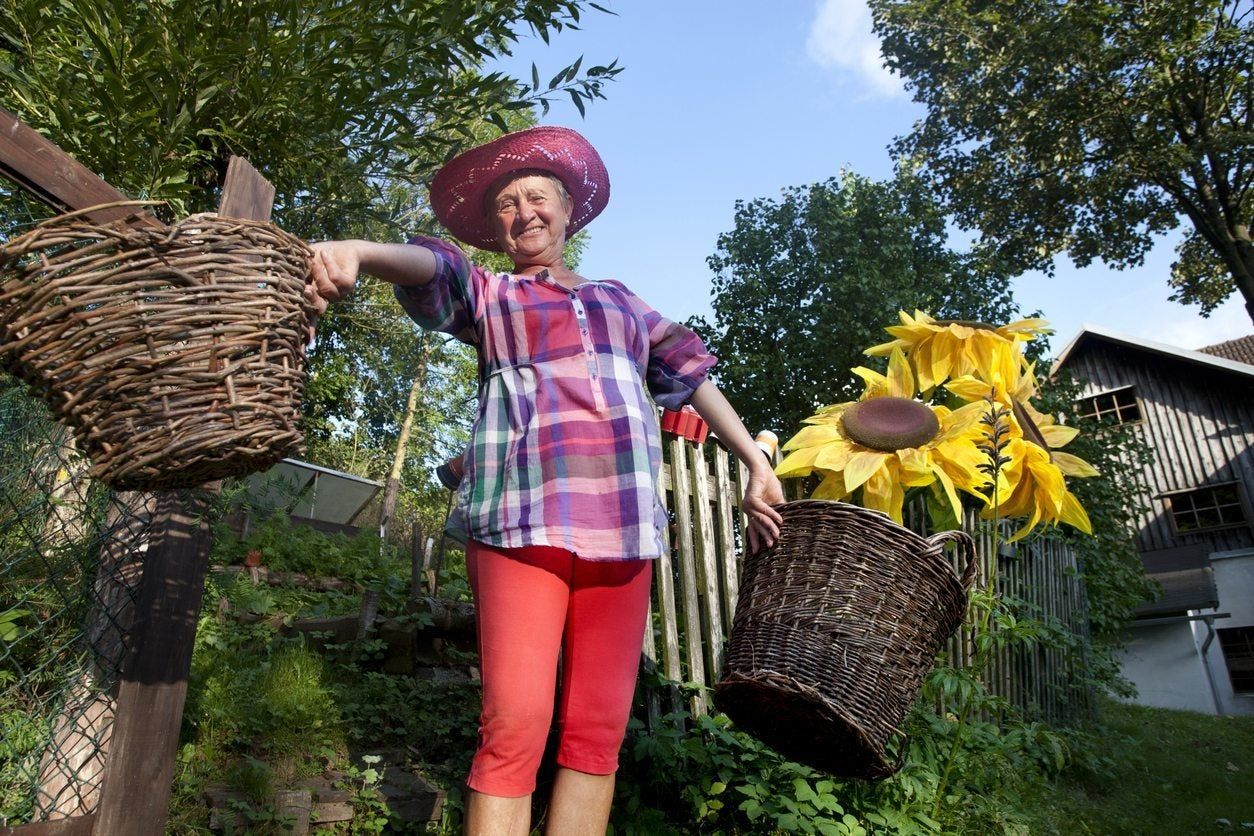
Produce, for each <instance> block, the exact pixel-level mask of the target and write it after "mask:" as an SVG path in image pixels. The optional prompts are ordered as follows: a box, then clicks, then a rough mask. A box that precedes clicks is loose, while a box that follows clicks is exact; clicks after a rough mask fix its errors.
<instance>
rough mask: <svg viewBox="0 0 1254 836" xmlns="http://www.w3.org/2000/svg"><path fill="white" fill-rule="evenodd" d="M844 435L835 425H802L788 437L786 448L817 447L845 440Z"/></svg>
mask: <svg viewBox="0 0 1254 836" xmlns="http://www.w3.org/2000/svg"><path fill="white" fill-rule="evenodd" d="M844 437H845V436H844V433H842V432H841V431H840V428H839V427H837V426H835V425H832V424H812V425H810V426H808V427H802V428H801V430H800V432H798V433H797V434H796V435H794V436H793V437H792V438H790V439H788V441H787V442H785V444H784V449H785V450H800V449H802V448H805V447H816V446H818V445H820V444H827V443H828V442H831V441H840V440H843V439H844Z"/></svg>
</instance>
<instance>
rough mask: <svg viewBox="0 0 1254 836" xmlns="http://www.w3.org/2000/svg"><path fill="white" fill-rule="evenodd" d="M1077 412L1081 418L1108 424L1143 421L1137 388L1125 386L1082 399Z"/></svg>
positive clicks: (1077, 404)
mask: <svg viewBox="0 0 1254 836" xmlns="http://www.w3.org/2000/svg"><path fill="white" fill-rule="evenodd" d="M1075 411H1076V414H1077V415H1079V416H1080V417H1081V418H1096V419H1097V420H1099V421H1102V422H1104V423H1107V424H1127V423H1129V422H1131V421H1140V420H1141V405H1140V403H1139V402H1138V401H1137V399H1136V387H1135V386H1125V387H1123V388H1122V389H1112V390H1111V391H1109V392H1102V393H1101V394H1100V395H1092V396H1090V397H1087V398H1082V399H1081V400H1079V401H1077V402H1076V405H1075Z"/></svg>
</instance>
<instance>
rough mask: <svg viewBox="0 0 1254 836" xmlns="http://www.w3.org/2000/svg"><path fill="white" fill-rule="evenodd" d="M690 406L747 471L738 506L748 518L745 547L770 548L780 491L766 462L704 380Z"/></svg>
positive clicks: (715, 389)
mask: <svg viewBox="0 0 1254 836" xmlns="http://www.w3.org/2000/svg"><path fill="white" fill-rule="evenodd" d="M691 403H692V406H693V408H694V409H696V410H697V414H699V415H700V416H701V417H702V418H704V419H705V422H706V423H707V424H709V425H710V429H711V430H713V431H714V434H715V435H717V436H718V438H719V441H721V442H723V444H725V445H727V448H728V449H729V450H731V451H732V452H733V453H735V454H736V456H737V457H738V458H739V459H740V460H741V461H742V462H744V463H745V465H746V466H747V467H748V468H749V484H748V485H746V486H745V497H744V501H743V502H741V504H740V507H741V509H742V510H743V511H744V512H745V515H746V516H748V518H749V531H748V532H747V534H748V537H749V548H750V549H751V550H752V551H757V550H758V548H759V545H761V546H772V545H774V543H775V540H776V539H777V538H778V537H779V526H780V523H782V522H783V521H784V518H783V517H781V516H780V515H779V512H778V511H776V510H775V509H774V508H772V507H771V506H772V505H776V504H779V503H781V502H783V501H784V488H783V486H782V485H780V483H779V479H778V478H777V477H776V476H775V471H774V470H772V469H771V463H770V461H769V460H768V459H767V458H766V456H764V455H763V454H762V450H761V448H759V447H758V445H757V444H755V443H754V442H753V438H752V437H750V435H749V431H748V430H746V429H745V425H744V424H743V423H742V422H741V420H740V416H739V415H737V414H736V410H735V409H733V408H732V405H731V404H729V403H728V402H727V398H725V397H723V393H722V392H720V391H719V390H718V387H717V386H715V385H714V384H713V383H711V382H710V381H708V380H706V381H704V382H703V383H702V384H701V385H700V386H698V387H697V390H696V391H695V392H693V393H692V401H691Z"/></svg>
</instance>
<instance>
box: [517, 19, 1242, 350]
mask: <svg viewBox="0 0 1254 836" xmlns="http://www.w3.org/2000/svg"><path fill="white" fill-rule="evenodd" d="M602 5H605V6H607V7H609V8H611V9H612V10H613V11H615V12H617V15H616V16H611V15H605V14H600V13H597V12H592V11H590V12H589V13H588V15H587V16H586V17H585V19H584V21H583V24H582V25H583V28H582V30H580V31H567V32H563V33H561V34H560V35H557V36H555V37H554V38H552V39H551V45H550V46H547V47H546V46H545V45H544V43H543V42H541V41H540V40H538V39H535V38H529V39H525V40H524V41H522V42H521V43H520V44H519V45H518V48H517V49H516V50H515V55H514V56H513V58H511V59H507V60H505V61H503V62H502V67H503V68H504V69H506V70H508V71H510V72H512V73H515V74H516V75H517V76H518V77H529V76H530V64H531V62H532V61H534V62H535V63H536V64H537V66H538V67H539V70H540V75H541V77H542V78H548V77H550V76H551V75H553V74H554V73H555V72H556V71H557V70H558V69H561V68H562V67H564V66H565V65H566V64H567V63H569V62H570V61H573V60H574V59H575V57H577V56H579V55H584V56H585V64H587V63H588V62H595V63H609V62H610V61H611V60H613V59H615V58H617V59H618V60H619V62H620V64H622V65H623V66H625V67H626V69H625V70H624V72H623V73H622V74H621V75H620V76H619V80H618V81H616V82H614V83H613V84H611V85H609V86H608V88H607V97H608V98H607V99H606V100H604V101H597V102H595V103H593V104H592V105H590V106H589V107H588V112H587V116H586V118H581V117H580V115H579V113H578V111H576V110H575V108H574V106H573V105H571V104H570V103H569V102H568V101H563V102H557V103H556V104H555V106H554V107H553V109H552V111H551V112H550V113H549V115H548V116H547V117H545V119H544V120H543V121H544V123H546V124H561V125H567V126H569V127H572V128H574V129H576V130H578V131H579V132H580V133H582V134H584V135H585V136H586V137H588V139H589V140H590V141H591V142H592V143H593V145H595V146H596V147H597V149H598V150H599V151H600V153H601V155H602V157H604V159H605V162H606V166H607V167H608V169H609V172H610V179H611V196H610V203H609V206H608V208H607V209H606V210H605V212H604V213H603V214H602V215H601V216H600V217H599V218H598V219H597V220H596V221H594V222H593V223H592V224H591V226H589V231H590V233H591V241H590V244H589V246H588V249H587V251H586V253H585V255H584V259H583V262H582V264H581V270H580V272H582V273H583V274H584V275H586V276H588V277H589V278H617V279H620V280H622V281H624V282H626V283H627V284H628V285H629V286H630V287H632V288H633V289H634V290H635V291H636V292H637V293H639V294H640V295H641V296H642V297H644V298H645V299H646V300H648V301H649V302H650V304H652V305H653V306H654V307H655V308H657V309H658V310H660V311H662V312H663V313H664V314H666V315H667V316H669V317H671V318H673V319H681V320H682V319H684V318H686V317H688V316H690V315H693V314H705V315H708V314H709V313H710V281H711V277H712V274H711V271H710V269H709V267H708V266H707V265H706V262H705V260H706V257H707V256H709V255H710V254H711V253H712V252H714V249H715V242H716V239H717V237H718V235H719V233H720V232H725V231H727V230H729V229H731V226H732V220H733V211H734V205H735V202H736V201H737V200H738V199H739V200H751V199H754V198H758V197H775V196H778V195H779V193H780V190H781V189H783V188H785V187H788V186H797V185H804V184H807V183H813V182H817V181H820V180H825V179H827V178H829V177H833V176H835V175H837V174H838V173H839V172H840V170H841V169H842V168H850V169H852V170H854V171H856V172H858V173H860V174H864V175H867V176H870V177H875V178H886V177H889V176H891V174H892V161H891V159H890V157H889V154H888V151H887V146H888V144H889V143H890V142H891V141H892V139H893V138H894V137H895V136H899V135H901V134H903V133H905V132H907V131H908V130H909V128H910V126H911V124H912V123H913V122H914V120H915V119H917V118H918V117H919V116H920V115H921V113H922V110H921V108H920V107H919V106H918V105H916V104H914V103H913V102H911V101H910V98H909V96H908V95H907V94H906V93H905V91H904V90H903V89H902V86H901V84H900V83H899V82H898V80H897V79H895V78H893V77H892V76H891V75H889V74H888V73H887V71H886V70H884V69H883V68H882V66H881V64H880V58H879V44H878V42H877V41H876V40H875V39H874V37H873V35H872V34H871V30H870V17H869V14H868V13H867V12H866V7H865V5H864V4H863V3H862V2H860V0H819V2H815V1H814V0H784V1H783V2H779V3H774V4H765V3H758V2H727V0H724V2H713V0H686V2H673V0H671V2H661V0H623V2H617V3H614V2H602ZM1173 247H1174V239H1173V238H1167V239H1164V240H1163V241H1162V242H1161V243H1160V244H1159V245H1158V246H1156V247H1155V249H1154V250H1153V252H1151V254H1150V255H1149V257H1148V258H1147V260H1146V263H1145V265H1144V266H1142V267H1140V268H1137V269H1133V270H1125V271H1116V270H1112V269H1110V268H1107V267H1105V266H1104V265H1100V264H1097V265H1093V266H1090V267H1088V268H1086V269H1083V270H1080V269H1077V268H1075V267H1074V266H1073V265H1072V264H1071V262H1070V261H1069V260H1068V259H1067V258H1066V257H1063V258H1061V259H1060V261H1059V264H1058V269H1057V272H1056V274H1055V276H1054V277H1053V278H1047V277H1044V276H1039V275H1028V276H1024V277H1022V278H1020V279H1019V280H1017V281H1016V283H1015V296H1016V298H1017V300H1018V301H1019V303H1020V305H1021V306H1022V308H1023V310H1024V311H1032V310H1036V309H1039V310H1041V311H1043V312H1044V315H1045V316H1046V317H1048V318H1049V319H1050V320H1051V322H1052V323H1053V324H1054V327H1055V329H1056V331H1057V334H1056V336H1055V337H1054V338H1053V343H1052V344H1053V348H1054V349H1055V350H1058V349H1060V348H1061V347H1062V345H1063V344H1064V343H1065V342H1066V340H1068V339H1070V337H1071V336H1072V335H1073V334H1074V333H1075V331H1076V330H1077V329H1078V328H1079V327H1080V326H1081V325H1082V324H1084V323H1091V324H1095V325H1101V326H1104V327H1107V328H1112V329H1115V330H1119V331H1123V332H1125V333H1128V334H1131V335H1133V336H1138V337H1143V338H1147V339H1152V340H1156V341H1159V342H1166V343H1171V344H1173V345H1179V346H1182V347H1185V348H1196V347H1199V346H1202V345H1206V344H1210V343H1215V342H1219V341H1222V340H1226V339H1231V338H1233V337H1238V336H1242V335H1245V334H1248V333H1251V332H1254V327H1252V326H1251V323H1250V320H1249V318H1248V317H1247V316H1246V314H1245V312H1244V310H1243V306H1242V305H1241V304H1240V302H1239V301H1238V298H1237V297H1236V296H1234V297H1233V298H1231V299H1229V301H1228V302H1227V303H1225V304H1224V305H1223V306H1222V307H1221V308H1220V309H1219V310H1217V311H1216V312H1215V313H1214V314H1213V315H1212V316H1211V317H1210V318H1209V319H1203V318H1202V317H1200V316H1199V315H1198V314H1197V309H1196V308H1187V307H1184V306H1182V305H1178V304H1176V303H1174V302H1169V301H1167V297H1168V295H1169V294H1170V290H1169V288H1168V286H1167V281H1166V280H1167V275H1168V271H1169V267H1170V264H1171V261H1172V257H1173ZM885 324H886V325H887V324H889V323H885Z"/></svg>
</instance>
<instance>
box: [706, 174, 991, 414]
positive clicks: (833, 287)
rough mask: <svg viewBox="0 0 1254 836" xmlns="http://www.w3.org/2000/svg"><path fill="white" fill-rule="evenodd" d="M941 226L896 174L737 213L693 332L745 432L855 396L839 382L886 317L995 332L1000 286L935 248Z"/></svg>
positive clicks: (793, 191) (714, 261)
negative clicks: (984, 326) (976, 323)
mask: <svg viewBox="0 0 1254 836" xmlns="http://www.w3.org/2000/svg"><path fill="white" fill-rule="evenodd" d="M946 240H947V234H946V222H945V216H944V214H943V213H942V211H941V209H940V207H939V206H938V205H937V203H936V202H935V200H934V199H933V198H932V196H931V194H930V193H929V191H928V189H927V187H926V184H925V183H924V182H923V181H921V180H920V179H918V178H917V177H914V176H913V175H911V174H910V173H908V172H902V173H900V174H899V175H898V176H897V178H896V179H894V180H891V181H888V182H876V181H873V180H870V179H868V178H865V177H861V176H859V175H856V174H852V173H848V172H846V173H844V174H842V175H841V176H840V177H839V178H835V179H832V180H828V181H827V182H824V183H819V184H816V185H812V186H806V187H796V188H789V189H786V190H785V191H784V193H783V196H782V197H781V198H780V199H778V200H771V199H765V198H760V199H757V200H753V201H750V202H748V203H745V202H738V203H737V204H736V216H735V227H734V228H733V229H732V231H730V232H727V233H724V234H722V235H720V236H719V238H718V250H717V251H716V252H715V254H714V255H712V256H711V257H710V258H709V264H710V267H711V269H713V270H714V273H715V276H714V301H713V307H714V323H713V324H712V325H711V324H710V323H708V322H706V321H704V320H696V321H694V322H693V323H692V324H693V325H694V327H695V328H696V329H697V330H698V331H699V332H701V334H702V335H703V336H704V337H705V338H706V340H707V344H708V345H709V347H710V348H711V349H712V350H713V352H714V353H715V354H717V355H718V356H719V364H718V365H717V366H716V367H715V372H716V373H717V376H718V381H719V385H720V386H721V387H722V388H723V389H724V391H726V392H727V395H728V397H729V398H730V399H731V400H732V402H733V403H734V404H736V407H737V409H738V410H739V411H740V414H741V416H742V417H743V418H744V420H745V423H746V424H747V425H748V426H749V427H750V429H751V430H753V431H756V430H760V429H772V430H774V431H776V432H777V433H780V434H783V433H788V434H791V433H792V432H794V431H795V430H796V428H797V427H798V425H799V424H800V422H801V420H802V419H803V418H806V417H808V416H809V415H811V414H813V410H814V408H815V407H817V406H820V405H823V404H829V403H836V402H838V401H841V400H849V399H852V398H854V397H856V396H857V394H858V392H859V391H860V390H859V389H857V387H855V385H854V376H853V375H851V374H849V369H850V368H851V367H853V366H859V365H866V364H867V358H866V357H864V356H863V355H862V352H863V351H864V350H865V349H866V348H867V347H868V346H871V345H875V344H876V343H880V342H883V341H884V332H883V328H884V327H885V326H886V325H891V324H894V323H895V322H896V321H897V312H898V311H899V310H909V311H913V310H914V309H916V308H919V309H922V310H925V311H927V312H928V313H930V314H932V315H933V316H937V317H948V318H955V319H975V320H984V321H990V322H998V321H1005V320H1006V319H1008V318H1009V317H1010V315H1011V314H1012V313H1013V312H1014V310H1015V306H1014V304H1013V302H1012V301H1011V298H1010V290H1009V280H1008V279H1007V277H1006V275H1005V274H1004V273H1002V272H1000V271H999V270H997V269H995V267H993V266H990V265H989V264H987V263H985V262H983V261H981V260H979V259H977V258H975V257H973V256H971V255H969V254H963V253H959V252H956V251H954V250H952V249H950V248H949V246H948V245H947V243H946Z"/></svg>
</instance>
